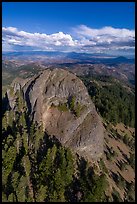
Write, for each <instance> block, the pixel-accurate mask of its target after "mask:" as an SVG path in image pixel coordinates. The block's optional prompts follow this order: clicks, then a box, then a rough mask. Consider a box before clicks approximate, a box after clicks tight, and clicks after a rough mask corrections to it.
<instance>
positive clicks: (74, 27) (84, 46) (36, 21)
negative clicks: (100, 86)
mask: <svg viewBox="0 0 137 204" xmlns="http://www.w3.org/2000/svg"><path fill="white" fill-rule="evenodd" d="M2 42H3V44H2V49H3V51H26V50H44V51H45V50H47V51H63V52H71V51H75V52H85V53H107V54H114V55H134V50H135V3H134V2H56V3H55V2H3V3H2Z"/></svg>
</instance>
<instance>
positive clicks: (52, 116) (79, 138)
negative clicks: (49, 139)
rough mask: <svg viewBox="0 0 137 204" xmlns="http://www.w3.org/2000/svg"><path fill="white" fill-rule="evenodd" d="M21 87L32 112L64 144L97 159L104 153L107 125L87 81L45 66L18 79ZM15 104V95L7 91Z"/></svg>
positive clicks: (83, 154)
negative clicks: (88, 89)
mask: <svg viewBox="0 0 137 204" xmlns="http://www.w3.org/2000/svg"><path fill="white" fill-rule="evenodd" d="M12 85H13V87H14V91H16V90H18V89H19V88H21V89H22V90H23V93H24V99H25V100H26V102H27V106H28V109H29V112H30V115H31V116H32V118H33V119H34V121H37V122H38V123H41V124H42V125H43V128H44V130H45V131H46V132H47V133H48V134H49V135H51V136H55V137H56V138H57V139H58V140H59V141H60V142H61V143H62V144H63V145H65V146H67V147H70V148H72V149H73V150H74V151H75V152H77V153H79V154H80V155H81V156H84V157H87V158H89V159H97V158H99V157H100V156H101V154H102V153H103V139H104V129H103V125H102V122H101V118H100V117H99V115H98V114H97V112H96V110H95V106H94V104H93V103H92V101H91V99H90V97H89V95H88V92H87V89H86V87H85V86H84V84H83V82H82V81H81V80H80V79H79V78H78V77H76V76H75V75H74V74H72V73H70V72H68V71H65V70H62V69H54V70H49V69H47V70H45V71H43V72H42V73H40V74H39V75H37V76H34V77H32V78H30V79H27V80H20V79H18V80H15V81H14V82H13V84H12ZM7 94H8V98H9V103H10V106H11V108H13V109H14V108H15V107H14V106H15V103H13V101H15V100H13V97H11V95H10V94H9V92H7Z"/></svg>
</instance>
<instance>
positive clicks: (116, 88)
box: [81, 76, 135, 127]
mask: <svg viewBox="0 0 137 204" xmlns="http://www.w3.org/2000/svg"><path fill="white" fill-rule="evenodd" d="M81 79H82V80H83V81H84V83H85V85H86V87H87V89H88V92H89V94H90V96H91V98H92V100H93V102H94V103H95V106H96V108H97V110H98V112H99V113H100V114H101V116H102V117H103V118H105V119H106V120H108V121H110V122H112V123H113V124H117V123H119V122H123V123H124V124H125V125H127V126H130V127H134V126H135V94H134V90H130V91H129V90H127V89H126V88H125V87H123V86H122V84H121V83H119V82H118V81H115V80H114V79H113V78H112V77H108V76H98V77H95V78H91V77H81ZM91 80H92V81H91Z"/></svg>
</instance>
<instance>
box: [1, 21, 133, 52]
mask: <svg viewBox="0 0 137 204" xmlns="http://www.w3.org/2000/svg"><path fill="white" fill-rule="evenodd" d="M2 42H3V50H7V51H8V50H18V49H19V48H20V47H21V49H24V50H25V49H31V50H50V51H53V50H56V51H77V52H107V53H108V52H109V51H113V52H114V53H115V52H117V51H118V50H126V51H127V52H131V50H132V52H133V51H134V48H135V31H134V30H129V29H124V28H123V29H120V28H113V27H103V28H100V29H94V28H89V27H87V26H85V25H80V26H77V27H75V28H73V32H72V33H71V34H69V33H67V34H65V33H63V32H58V33H53V34H50V35H48V34H46V33H29V32H26V31H19V30H18V29H17V28H15V27H3V28H2Z"/></svg>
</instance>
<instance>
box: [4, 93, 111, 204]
mask: <svg viewBox="0 0 137 204" xmlns="http://www.w3.org/2000/svg"><path fill="white" fill-rule="evenodd" d="M16 96H17V101H16V102H17V106H16V110H14V111H13V110H10V108H9V107H5V104H6V103H5V102H6V100H5V99H4V98H3V113H2V115H3V116H2V200H3V202H5V201H9V202H31V201H32V202H38V201H46V202H48V201H49V202H52V201H54V202H55V201H58V202H61V201H66V202H73V201H81V202H82V201H83V202H84V201H105V200H107V199H108V198H107V196H106V195H105V190H106V187H107V180H106V174H105V173H104V172H103V171H101V170H100V171H99V173H98V174H97V173H96V172H95V171H94V168H93V167H92V166H91V165H89V163H88V162H87V161H86V160H85V159H84V158H81V157H79V156H78V155H74V154H73V153H72V152H71V150H70V149H68V148H65V147H62V146H61V144H60V143H59V142H58V141H57V139H56V138H54V137H50V136H48V135H47V134H46V133H45V132H43V130H42V127H41V126H39V125H38V124H35V123H34V122H33V121H31V119H30V118H29V115H28V111H27V108H26V104H25V101H24V100H23V94H22V93H21V91H18V92H17V93H16Z"/></svg>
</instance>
